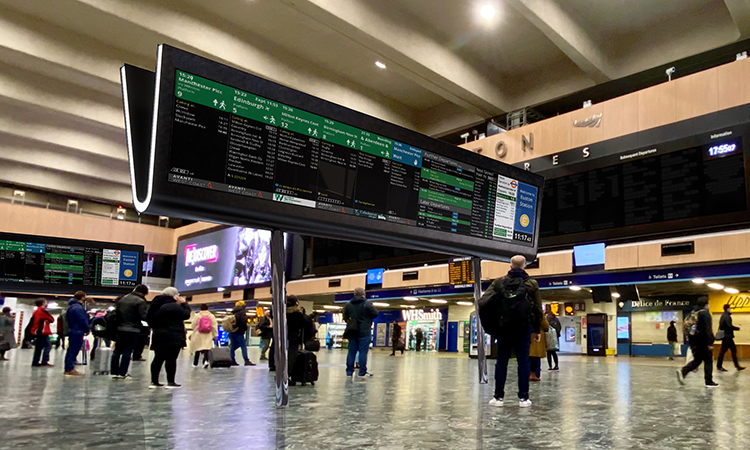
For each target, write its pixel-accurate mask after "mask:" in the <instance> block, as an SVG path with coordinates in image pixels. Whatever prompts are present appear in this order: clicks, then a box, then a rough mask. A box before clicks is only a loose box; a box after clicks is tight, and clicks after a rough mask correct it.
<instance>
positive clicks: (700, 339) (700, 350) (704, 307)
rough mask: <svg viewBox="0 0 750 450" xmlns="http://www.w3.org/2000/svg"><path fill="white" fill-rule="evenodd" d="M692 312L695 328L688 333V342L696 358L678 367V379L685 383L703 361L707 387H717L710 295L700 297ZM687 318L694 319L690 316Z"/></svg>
mask: <svg viewBox="0 0 750 450" xmlns="http://www.w3.org/2000/svg"><path fill="white" fill-rule="evenodd" d="M690 314H691V316H695V324H694V325H693V327H694V329H692V330H691V331H690V332H689V334H688V342H689V343H690V350H691V351H692V352H693V357H694V359H693V360H692V361H690V362H689V363H688V364H687V365H686V366H685V367H683V368H682V369H677V381H679V382H680V384H685V376H687V375H688V374H689V373H690V372H692V371H693V370H695V369H697V368H698V366H700V365H701V363H703V372H704V379H705V382H706V387H708V388H711V387H717V386H718V384H717V383H715V382H714V379H713V366H714V356H713V345H714V331H713V325H712V321H713V320H712V318H711V313H710V312H708V297H700V298H699V299H698V306H697V307H696V308H695V310H694V311H693V312H692V313H690ZM686 320H692V319H691V317H688V319H686Z"/></svg>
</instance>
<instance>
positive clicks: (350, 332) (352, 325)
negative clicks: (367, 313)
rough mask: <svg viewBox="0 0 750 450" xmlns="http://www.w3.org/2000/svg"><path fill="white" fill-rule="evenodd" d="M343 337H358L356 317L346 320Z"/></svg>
mask: <svg viewBox="0 0 750 450" xmlns="http://www.w3.org/2000/svg"><path fill="white" fill-rule="evenodd" d="M342 337H343V338H344V339H356V338H358V337H359V329H358V328H357V319H349V321H348V322H346V329H345V330H344V334H343V336H342Z"/></svg>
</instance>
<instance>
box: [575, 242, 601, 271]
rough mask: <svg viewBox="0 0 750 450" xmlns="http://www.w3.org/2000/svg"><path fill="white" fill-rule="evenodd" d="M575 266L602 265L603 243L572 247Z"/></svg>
mask: <svg viewBox="0 0 750 450" xmlns="http://www.w3.org/2000/svg"><path fill="white" fill-rule="evenodd" d="M573 257H574V258H575V265H576V266H598V265H602V264H604V243H599V244H588V245H576V246H574V247H573Z"/></svg>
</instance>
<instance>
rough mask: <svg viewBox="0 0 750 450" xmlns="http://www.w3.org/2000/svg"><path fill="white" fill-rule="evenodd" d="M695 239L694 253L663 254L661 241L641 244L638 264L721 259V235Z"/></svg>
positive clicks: (643, 265) (664, 263) (669, 263)
mask: <svg viewBox="0 0 750 450" xmlns="http://www.w3.org/2000/svg"><path fill="white" fill-rule="evenodd" d="M693 241H694V242H695V253H694V254H692V255H676V256H661V244H660V243H654V244H648V243H647V244H643V245H639V246H638V265H639V267H653V266H666V265H673V264H689V263H697V262H710V261H720V260H721V258H722V255H721V253H722V245H721V244H722V242H721V241H722V238H721V237H720V236H710V237H706V238H698V239H693Z"/></svg>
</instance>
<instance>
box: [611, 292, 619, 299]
mask: <svg viewBox="0 0 750 450" xmlns="http://www.w3.org/2000/svg"><path fill="white" fill-rule="evenodd" d="M612 298H620V294H618V293H617V292H613V293H612Z"/></svg>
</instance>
